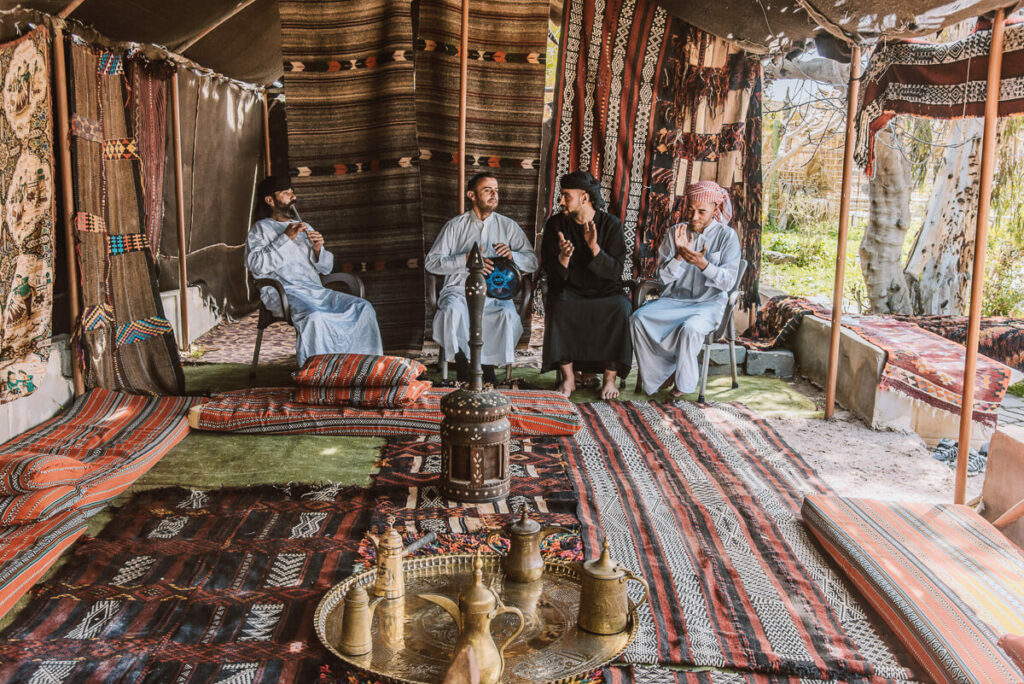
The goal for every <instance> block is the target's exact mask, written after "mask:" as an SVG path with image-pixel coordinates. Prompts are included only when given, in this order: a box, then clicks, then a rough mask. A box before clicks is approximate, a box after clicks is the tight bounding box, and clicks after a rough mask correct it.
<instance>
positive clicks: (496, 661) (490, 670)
mask: <svg viewBox="0 0 1024 684" xmlns="http://www.w3.org/2000/svg"><path fill="white" fill-rule="evenodd" d="M473 569H474V581H473V585H472V586H471V587H470V588H469V589H467V590H466V591H464V592H462V595H461V596H459V604H458V605H455V602H454V601H452V600H451V599H449V598H447V597H445V596H439V595H437V594H420V598H422V599H426V600H427V601H430V602H431V603H436V604H437V605H439V606H441V607H442V608H444V609H445V610H446V611H448V614H449V615H451V616H452V619H453V620H455V625H456V627H458V630H459V636H458V638H457V639H456V641H455V649H454V652H455V653H459V652H460V651H462V650H463V649H465V648H466V646H472V647H473V653H474V654H475V655H476V659H477V662H478V663H479V665H480V684H495V683H496V682H497V681H498V680H499V679H501V673H502V671H504V669H505V648H506V647H507V646H508V645H509V644H510V643H512V641H513V640H515V638H516V637H517V636H519V633H520V632H522V631H523V614H522V613H521V612H520V611H519V609H518V608H509V607H506V606H504V605H503V604H502V603H501V601H500V600H499V599H498V597H497V596H496V595H495V594H494V592H493V591H491V590H490V589H488V588H487V587H485V586H484V582H483V561H482V560H481V559H480V552H479V551H477V554H476V560H475V561H474V563H473ZM502 613H513V614H515V615H517V616H519V627H518V628H517V629H516V631H515V632H513V633H512V636H510V637H509V638H508V639H506V640H505V643H503V644H502V645H501V647H500V648H499V647H498V646H497V645H496V644H495V643H494V638H493V637H492V636H491V621H492V620H494V618H496V617H498V616H499V615H501V614H502Z"/></svg>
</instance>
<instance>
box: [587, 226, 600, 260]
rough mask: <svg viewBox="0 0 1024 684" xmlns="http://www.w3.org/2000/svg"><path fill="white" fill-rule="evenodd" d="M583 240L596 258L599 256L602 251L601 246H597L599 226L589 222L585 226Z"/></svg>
mask: <svg viewBox="0 0 1024 684" xmlns="http://www.w3.org/2000/svg"><path fill="white" fill-rule="evenodd" d="M583 239H584V240H585V241H586V243H587V247H589V248H590V251H591V252H592V253H593V254H594V256H597V253H598V252H600V251H601V246H600V245H598V244H597V225H596V224H595V223H594V222H593V221H587V223H586V225H584V226H583Z"/></svg>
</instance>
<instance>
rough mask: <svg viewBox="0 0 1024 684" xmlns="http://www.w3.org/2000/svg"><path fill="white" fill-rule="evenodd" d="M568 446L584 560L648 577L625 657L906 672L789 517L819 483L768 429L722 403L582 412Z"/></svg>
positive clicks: (762, 668) (850, 673) (605, 406)
mask: <svg viewBox="0 0 1024 684" xmlns="http://www.w3.org/2000/svg"><path fill="white" fill-rule="evenodd" d="M578 408H579V410H580V413H581V415H582V416H583V418H584V422H585V427H584V428H583V429H582V430H581V431H580V432H579V433H577V434H576V436H575V438H574V439H572V440H569V439H567V440H566V442H567V444H568V445H569V447H570V448H569V449H568V451H567V457H568V461H569V468H568V473H569V475H570V477H571V478H573V481H574V484H575V485H576V489H577V491H578V493H579V496H580V508H579V517H580V521H581V523H582V526H583V527H582V536H583V542H584V546H585V547H586V549H587V551H588V553H587V555H588V557H593V556H594V555H595V554H596V552H597V549H599V548H600V544H601V542H602V541H603V540H604V539H605V537H607V540H608V541H609V543H610V548H611V555H612V557H613V558H615V559H616V560H618V561H619V562H620V563H622V564H623V565H624V566H625V567H626V568H628V569H629V570H631V571H632V572H633V573H635V574H638V575H641V576H643V577H645V578H646V579H647V581H648V583H649V584H650V588H651V603H650V604H645V605H644V606H643V607H642V608H641V611H640V629H639V633H638V635H637V638H636V640H635V641H634V642H633V644H632V645H631V646H630V647H629V649H627V651H626V653H625V659H626V660H627V661H629V662H632V663H638V664H645V663H646V664H655V663H661V664H684V665H700V666H712V667H719V668H728V669H733V670H742V671H748V672H753V673H760V674H771V675H786V676H793V677H808V678H812V679H813V678H820V679H839V680H844V681H845V680H848V679H850V678H859V677H864V678H867V677H877V678H880V679H905V678H907V677H908V675H909V672H908V670H907V667H906V665H905V664H904V663H902V662H901V661H900V660H899V659H898V658H897V656H896V655H895V653H894V651H893V647H891V646H890V644H889V643H887V641H886V640H885V639H884V638H883V637H882V635H881V634H880V633H879V631H877V630H876V628H875V627H874V626H873V622H872V619H871V617H870V616H869V615H868V614H867V613H866V612H865V608H864V606H863V604H862V603H861V602H860V600H859V599H858V598H857V597H856V595H855V594H854V593H852V589H851V586H849V585H848V584H847V583H846V581H845V580H844V579H843V577H842V576H841V575H840V574H839V573H838V572H837V571H836V570H835V569H834V568H833V566H831V565H830V564H829V562H828V561H827V560H826V558H825V556H824V555H823V554H821V553H820V552H819V551H818V549H817V548H816V547H815V546H814V544H813V543H812V542H811V540H810V538H809V536H808V535H807V533H806V531H805V530H804V528H803V526H802V525H801V522H800V517H799V512H800V504H801V500H802V497H803V495H805V494H807V493H811V492H814V493H824V492H827V491H828V490H827V488H826V486H825V484H824V483H823V482H821V481H820V480H819V479H818V478H817V476H816V475H815V474H814V472H813V470H811V468H810V467H809V466H807V464H806V463H804V461H803V460H802V459H801V458H800V456H799V455H797V454H796V453H795V452H793V450H792V449H790V448H789V447H788V446H787V445H786V444H785V443H784V442H783V441H782V440H781V439H780V438H779V436H778V434H777V433H775V431H774V430H773V429H772V428H771V427H770V426H768V425H767V423H765V422H764V421H763V420H761V419H758V418H757V417H755V416H754V415H753V414H752V413H750V412H749V411H748V410H747V409H745V408H743V407H740V406H736V405H730V404H718V405H710V406H705V407H701V406H698V405H696V404H691V403H688V402H678V403H676V404H658V403H653V402H650V403H649V402H630V403H625V402H616V403H599V404H583V405H580V406H579V407H578Z"/></svg>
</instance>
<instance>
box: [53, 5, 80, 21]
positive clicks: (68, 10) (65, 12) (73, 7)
mask: <svg viewBox="0 0 1024 684" xmlns="http://www.w3.org/2000/svg"><path fill="white" fill-rule="evenodd" d="M83 2H85V0H71V2H69V3H68V4H67V5H65V6H64V9H62V10H61V11H60V12H58V13H57V16H58V17H60V18H61V19H67V18H68V17H70V16H71V13H72V12H74V11H75V10H76V9H78V6H79V5H81V4H82V3H83Z"/></svg>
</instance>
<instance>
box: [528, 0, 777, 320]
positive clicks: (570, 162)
mask: <svg viewBox="0 0 1024 684" xmlns="http://www.w3.org/2000/svg"><path fill="white" fill-rule="evenodd" d="M558 60H559V62H558V83H557V85H556V88H555V100H554V104H553V112H554V118H553V122H552V125H553V131H554V135H553V138H554V140H553V144H552V149H551V150H550V154H549V156H548V157H547V159H546V166H545V184H546V194H545V199H546V201H547V206H548V207H553V206H554V205H555V203H556V202H557V198H558V192H559V187H558V179H559V177H560V176H562V175H563V174H565V173H568V172H570V171H573V170H576V169H578V168H582V169H587V170H589V171H591V172H592V173H594V175H595V176H597V177H598V178H600V179H601V187H602V193H603V195H604V198H605V199H606V200H607V202H608V207H607V208H608V211H609V213H611V214H613V215H615V216H618V217H619V218H620V219H621V220H622V226H623V230H624V232H625V238H626V245H627V247H628V255H627V259H626V263H625V267H624V272H623V277H624V278H626V279H631V278H634V277H636V276H641V275H649V274H650V273H651V272H652V270H653V268H654V259H655V253H656V251H657V247H658V243H659V241H660V239H661V237H662V235H663V234H664V231H665V229H666V228H667V227H668V226H669V225H671V223H672V222H673V221H677V220H679V217H680V215H681V212H682V209H683V206H682V201H681V200H682V196H681V194H682V190H683V189H685V184H686V183H687V182H689V181H696V180H705V179H708V180H715V181H717V182H718V183H720V184H721V185H722V186H724V187H725V188H726V189H728V190H729V191H730V193H731V195H732V201H733V206H734V210H735V217H734V220H733V225H734V227H735V228H736V229H737V231H738V233H739V235H740V239H741V242H742V244H743V247H744V258H745V259H746V260H747V261H748V262H749V263H750V268H749V269H748V275H747V276H745V278H746V280H745V281H744V289H745V291H746V292H747V293H748V296H750V297H752V299H751V300H750V301H755V300H756V292H757V277H758V273H759V272H760V234H761V227H760V215H761V188H760V186H761V172H760V157H761V141H760V116H761V72H760V66H759V62H758V60H757V59H756V57H754V56H751V55H747V54H746V53H743V52H741V51H738V50H737V49H736V48H735V46H732V45H730V44H729V43H727V42H725V41H723V40H721V39H718V38H715V37H713V36H711V35H709V34H706V33H703V32H701V31H698V30H697V29H695V28H693V27H691V26H689V25H687V24H685V23H684V22H682V21H679V20H677V19H674V18H672V17H670V16H669V15H668V13H667V12H666V11H665V10H664V9H663V8H662V7H660V6H658V5H657V4H656V3H654V2H652V1H651V0H567V2H566V3H565V9H564V15H563V19H562V36H561V42H560V44H559V57H558Z"/></svg>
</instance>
